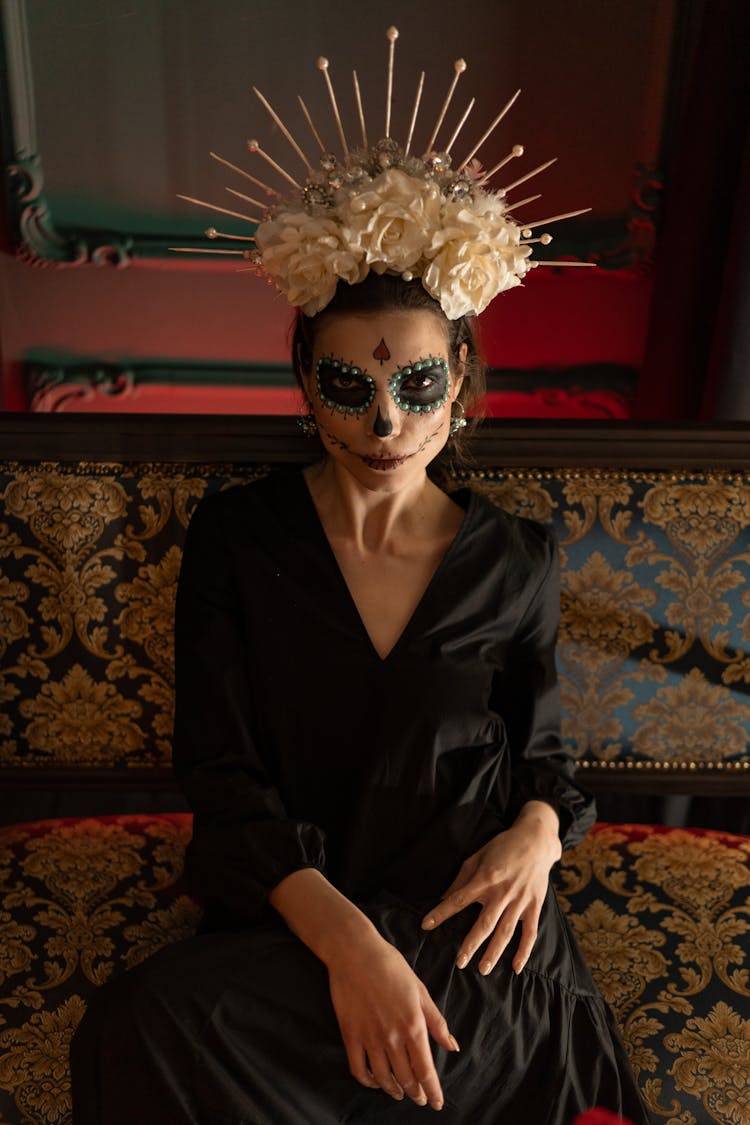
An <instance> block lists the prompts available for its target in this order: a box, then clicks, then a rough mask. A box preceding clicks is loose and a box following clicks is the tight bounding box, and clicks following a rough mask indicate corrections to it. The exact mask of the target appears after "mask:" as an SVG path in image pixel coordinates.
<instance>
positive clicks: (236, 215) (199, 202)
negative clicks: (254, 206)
mask: <svg viewBox="0 0 750 1125" xmlns="http://www.w3.org/2000/svg"><path fill="white" fill-rule="evenodd" d="M177 198H178V199H184V200H185V201H186V202H187V203H195V204H197V206H198V207H208V209H209V211H218V212H219V213H220V214H222V215H231V216H232V218H234V219H244V220H245V222H246V223H254V224H255V225H256V226H257V225H258V223H259V222H261V220H260V219H255V218H253V216H252V215H241V214H240V212H239V211H228V210H227V209H226V207H217V206H216V204H215V203H206V202H205V200H203V199H193V197H192V196H191V195H180V193H179V192H178V193H177Z"/></svg>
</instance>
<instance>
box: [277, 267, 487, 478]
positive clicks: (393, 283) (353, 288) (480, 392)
mask: <svg viewBox="0 0 750 1125" xmlns="http://www.w3.org/2000/svg"><path fill="white" fill-rule="evenodd" d="M411 310H414V311H415V312H429V313H432V314H433V316H435V317H436V318H437V319H438V320H439V321H440V323H441V324H442V325H443V328H444V329H445V334H446V338H447V341H448V353H449V357H450V361H451V364H452V365H453V366H454V367H455V366H457V365H458V363H459V359H460V356H459V352H460V349H461V345H462V344H466V361H465V364H464V380H463V383H462V384H461V389H460V390H459V392H458V395H457V396H456V401H457V402H460V403H461V405H462V406H463V408H464V410H465V411H466V414H467V416H468V415H469V412H470V411H471V417H467V425H466V427H465V428H462V429H460V430H459V431H458V433H457V434H455V435H454V436H453V437H451V438H450V439H449V441H448V442H447V445H446V447H445V450H444V451H443V453H442V454H441V455H438V457H437V458H436V459H435V461H434V462H432V464H433V465H435V466H436V468H437V469H438V471H439V473H440V475H445V473H446V471H449V470H450V467H451V464H452V465H456V466H459V465H464V464H467V463H468V457H467V455H466V450H465V448H464V440H463V439H464V438H466V437H468V436H470V435H471V433H472V432H473V430H474V429H475V428H476V426H477V424H478V422H479V421H480V420H481V417H482V403H483V401H484V395H485V390H486V378H485V363H484V359H483V357H482V355H481V351H480V345H479V338H478V332H477V324H476V317H475V316H462V317H460V318H459V319H458V320H449V319H448V317H447V316H446V315H445V313H444V312H443V310H442V309H441V307H440V305H439V304H438V302H437V301H436V300H435V299H434V298H433V297H431V296H430V294H429V293H428V292H427V290H426V289H425V288H424V286H423V285H422V282H421V281H420V280H419V278H414V280H413V281H404V279H403V278H402V277H399V276H398V275H395V274H388V273H383V274H378V273H375V272H374V271H372V270H371V271H370V273H368V275H367V277H366V278H365V279H364V281H360V282H358V283H357V284H355V285H349V284H348V283H347V282H345V281H339V283H338V285H337V287H336V292H335V294H334V296H333V298H332V299H331V301H330V302H329V303H328V304H327V305H326V307H325V308H324V309H322V310H321V312H319V313H316V315H315V316H305V314H304V313H303V312H302V310H301V309H298V310H297V316H296V319H295V321H294V324H293V326H292V341H291V344H292V366H293V367H294V374H295V376H296V378H297V382H298V383H299V385H300V388H301V389H302V390H303V391H304V383H303V381H302V373H303V372H309V371H310V369H311V367H312V356H313V350H314V347H315V338H316V335H317V333H318V330H319V329H320V327H321V325H322V324H324V323H325V322H326V321H327V320H328V319H330V318H331V317H335V316H346V315H352V316H367V315H368V314H369V313H379V312H409V311H411ZM446 462H449V464H446Z"/></svg>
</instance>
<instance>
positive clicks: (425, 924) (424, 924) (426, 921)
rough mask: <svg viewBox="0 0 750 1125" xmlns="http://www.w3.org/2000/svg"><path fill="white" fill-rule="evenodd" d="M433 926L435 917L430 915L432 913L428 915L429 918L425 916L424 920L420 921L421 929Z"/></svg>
mask: <svg viewBox="0 0 750 1125" xmlns="http://www.w3.org/2000/svg"><path fill="white" fill-rule="evenodd" d="M434 926H435V919H434V918H433V917H432V915H430V917H429V918H425V919H424V921H423V922H422V929H423V930H431V929H433V928H434Z"/></svg>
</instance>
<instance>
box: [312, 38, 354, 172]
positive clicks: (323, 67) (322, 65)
mask: <svg viewBox="0 0 750 1125" xmlns="http://www.w3.org/2000/svg"><path fill="white" fill-rule="evenodd" d="M318 70H319V71H320V72H321V73H322V75H323V77H324V78H325V81H326V86H327V87H328V97H329V98H330V99H331V107H332V108H333V116H334V117H335V119H336V127H337V129H338V131H339V139H340V141H341V147H342V149H343V150H344V158H345V159H346V160H348V159H349V146H348V145H347V143H346V137H345V136H344V126H343V125H342V124H341V115H340V113H339V107H338V103H337V102H336V95H335V93H334V92H333V83H332V82H331V76H330V74H329V73H328V59H326V58H324V57H323V56H322V55H321V57H320V58H319V59H318Z"/></svg>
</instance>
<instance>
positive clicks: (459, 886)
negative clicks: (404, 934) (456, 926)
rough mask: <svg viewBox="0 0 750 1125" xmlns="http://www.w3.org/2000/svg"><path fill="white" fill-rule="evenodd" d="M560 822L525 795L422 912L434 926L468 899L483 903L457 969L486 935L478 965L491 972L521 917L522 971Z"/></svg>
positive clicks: (517, 963) (555, 855)
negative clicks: (509, 819)
mask: <svg viewBox="0 0 750 1125" xmlns="http://www.w3.org/2000/svg"><path fill="white" fill-rule="evenodd" d="M558 827H559V821H558V817H557V813H556V812H555V810H554V809H553V808H552V806H551V805H549V804H547V803H546V802H544V801H528V802H527V803H526V804H525V805H524V806H523V808H522V809H521V812H520V813H519V815H518V817H517V818H516V820H515V822H514V823H513V825H512V826H511V827H510V828H508V829H506V831H504V832H500V833H499V834H498V835H497V836H493V838H492V839H491V840H489V841H488V842H487V843H486V844H484V845H483V847H481V848H480V849H479V851H477V852H474V854H473V855H470V856H469V857H468V858H467V859H466V860H464V862H463V864H462V865H461V869H460V871H459V872H458V875H457V876H456V878H455V879H454V880H453V882H452V883H451V885H450V886H449V887H448V889H447V890H446V892H445V894H444V895H443V897H442V899H441V901H440V904H439V905H438V906H436V907H435V909H434V910H431V911H430V912H429V913H428V914H427V915H425V917H424V918H423V920H422V928H423V929H426V930H432V929H434V928H435V927H436V926H439V925H440V924H441V922H444V921H445V920H446V918H450V917H452V916H453V915H454V914H458V912H459V911H460V910H463V909H464V908H465V907H466V906H469V905H470V904H471V903H472V902H478V903H481V905H482V907H483V909H482V912H481V914H480V915H479V917H478V918H477V920H476V922H475V923H474V925H473V926H472V927H471V929H470V930H469V932H468V934H467V935H466V937H465V938H464V940H463V942H462V943H461V948H460V949H459V951H458V956H457V958H456V964H457V965H458V967H459V969H463V968H465V967H466V966H467V965H468V964H469V962H470V961H471V959H472V957H473V956H474V954H475V953H476V951H477V950H478V949H479V947H480V945H482V943H483V942H485V941H486V940H487V938H489V939H490V942H489V945H488V946H487V948H486V950H485V951H484V954H483V957H482V960H481V962H480V965H479V971H480V973H482V974H484V975H486V974H487V973H490V972H492V970H493V969H494V967H495V965H496V964H497V961H498V959H499V958H500V956H501V954H502V953H503V950H504V949H505V947H506V946H507V944H508V942H509V941H510V939H511V938H512V937H513V934H514V933H515V929H516V926H517V925H518V923H519V921H520V922H521V923H522V926H523V929H522V935H521V940H520V942H519V944H518V949H517V951H516V955H515V957H514V958H513V968H514V970H515V971H516V973H520V971H521V969H522V968H523V967H524V965H525V964H526V962H527V960H528V959H529V955H530V953H531V950H532V948H533V946H534V942H535V941H536V935H537V928H538V925H539V915H540V913H541V910H542V904H543V903H544V899H545V897H546V894H547V887H548V884H549V873H550V869H551V867H552V866H553V865H554V864H555V863H556V862H557V860H558V859H559V858H560V855H561V853H562V848H561V844H560V838H559V836H558Z"/></svg>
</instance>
